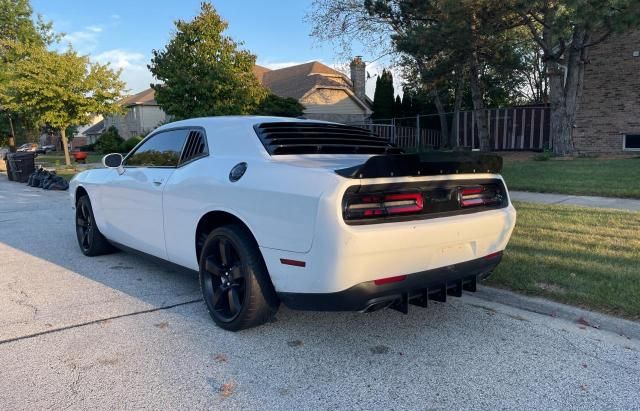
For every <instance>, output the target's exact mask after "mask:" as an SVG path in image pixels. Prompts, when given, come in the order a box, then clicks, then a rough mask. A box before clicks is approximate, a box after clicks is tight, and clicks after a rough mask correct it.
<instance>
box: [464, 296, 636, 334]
mask: <svg viewBox="0 0 640 411" xmlns="http://www.w3.org/2000/svg"><path fill="white" fill-rule="evenodd" d="M473 296H474V297H477V298H480V299H483V300H487V301H492V302H495V303H500V304H504V305H508V306H512V307H515V308H519V309H521V310H525V311H532V312H535V313H538V314H543V315H548V316H551V317H555V318H562V319H565V320H568V321H571V322H573V323H577V324H581V325H584V326H588V327H592V328H596V329H599V330H605V331H609V332H612V333H615V334H618V335H622V336H625V337H628V338H632V339H635V340H640V323H638V322H635V321H630V320H625V319H622V318H617V317H612V316H610V315H606V314H600V313H596V312H593V311H589V310H584V309H582V308H576V307H572V306H569V305H565V304H560V303H556V302H553V301H549V300H545V299H544V298H538V297H528V296H525V295H522V294H517V293H514V292H511V291H507V290H501V289H499V288H493V287H487V286H479V287H478V291H477V292H476V293H474V294H473Z"/></svg>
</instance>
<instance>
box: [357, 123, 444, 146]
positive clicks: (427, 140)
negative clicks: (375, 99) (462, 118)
mask: <svg viewBox="0 0 640 411" xmlns="http://www.w3.org/2000/svg"><path fill="white" fill-rule="evenodd" d="M358 127H362V128H366V129H369V130H371V131H373V132H374V133H375V134H377V135H378V136H380V137H384V138H386V139H387V140H389V141H390V142H391V143H393V144H395V145H397V146H398V147H402V148H412V149H419V148H421V147H428V146H431V147H432V148H438V147H440V130H433V129H424V128H423V129H420V128H418V127H406V126H397V125H393V124H364V125H362V124H361V125H358Z"/></svg>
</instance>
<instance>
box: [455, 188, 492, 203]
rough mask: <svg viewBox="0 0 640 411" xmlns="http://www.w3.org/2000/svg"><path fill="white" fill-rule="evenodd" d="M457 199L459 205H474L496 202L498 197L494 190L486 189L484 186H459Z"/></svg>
mask: <svg viewBox="0 0 640 411" xmlns="http://www.w3.org/2000/svg"><path fill="white" fill-rule="evenodd" d="M458 199H459V201H460V206H461V207H474V206H481V205H493V204H497V203H498V202H499V201H500V199H499V198H498V193H497V192H496V191H495V190H487V187H486V186H477V187H460V188H459V189H458Z"/></svg>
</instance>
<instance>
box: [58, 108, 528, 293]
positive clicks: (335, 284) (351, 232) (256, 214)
mask: <svg viewBox="0 0 640 411" xmlns="http://www.w3.org/2000/svg"><path fill="white" fill-rule="evenodd" d="M271 121H278V122H282V121H305V120H299V119H287V118H279V117H253V116H252V117H241V116H238V117H219V118H197V119H191V120H184V121H180V122H176V123H171V124H167V125H164V126H162V127H160V128H158V129H157V130H155V131H154V134H155V133H157V132H160V131H163V130H167V129H171V128H174V127H198V128H202V129H204V131H205V133H206V138H207V143H208V150H209V155H208V156H207V157H204V158H200V159H198V160H196V161H193V162H191V163H188V164H186V165H184V166H181V167H178V168H171V169H167V168H142V167H140V168H129V167H125V168H124V173H123V174H122V175H120V174H119V173H118V171H117V170H116V169H95V170H88V171H85V172H82V173H80V174H78V175H77V176H76V177H75V178H74V179H73V180H72V181H71V184H70V190H69V193H70V195H71V201H72V204H73V205H75V200H76V193H77V190H78V188H80V187H82V188H83V189H84V190H86V191H87V193H88V194H89V197H90V200H91V203H92V207H93V211H94V215H95V220H96V224H97V226H98V228H99V229H100V231H101V232H102V233H103V234H104V235H105V236H106V237H107V238H108V239H110V240H112V241H115V242H118V243H121V244H123V245H125V246H128V247H131V248H134V249H137V250H140V251H143V252H145V253H148V254H151V255H154V256H156V257H160V258H163V259H166V260H168V261H171V262H173V263H176V264H179V265H181V266H184V267H187V268H190V269H194V270H197V269H198V258H197V255H196V246H195V242H196V228H197V225H198V222H199V221H200V219H201V218H202V217H203V216H204V215H205V214H207V213H209V212H212V211H223V212H227V213H230V214H232V215H234V216H235V217H237V218H238V219H240V220H241V221H242V222H243V223H244V224H245V225H246V226H247V227H248V229H249V230H250V231H251V233H252V234H253V236H254V237H255V239H256V241H257V243H258V245H259V248H260V251H261V253H262V256H263V258H264V260H265V263H266V265H267V269H268V271H269V274H270V276H271V280H272V282H273V284H274V286H275V289H276V291H278V292H286V293H334V292H338V291H342V290H346V289H348V288H349V287H352V286H354V285H356V284H359V283H363V282H366V281H372V280H376V279H380V278H386V277H390V276H396V275H404V274H408V275H409V274H412V273H417V272H422V271H426V270H430V269H435V268H440V267H446V266H450V265H453V264H457V263H461V262H465V261H469V260H473V259H478V258H481V257H483V256H486V255H489V254H492V253H494V252H498V251H502V250H504V249H505V247H506V245H507V242H508V241H509V238H510V236H511V233H512V230H513V228H514V225H515V220H516V211H515V209H514V207H513V206H512V204H511V203H510V202H509V204H508V206H507V207H504V208H500V209H495V210H489V211H483V212H477V213H472V214H464V215H455V216H450V217H441V218H432V219H424V220H416V221H405V222H391V223H385V224H371V225H348V224H346V223H345V221H344V219H343V215H342V198H343V195H344V193H345V191H346V190H347V189H348V188H349V187H351V186H355V185H368V184H382V183H393V182H418V181H451V180H472V179H487V178H492V179H500V180H502V178H501V177H500V176H499V175H497V174H458V175H438V176H423V177H395V178H393V177H390V178H376V179H350V178H345V177H342V176H340V175H338V174H336V173H335V171H334V170H336V169H341V168H347V167H350V166H354V165H359V164H362V163H364V162H365V161H366V160H367V159H368V158H369V157H370V155H327V154H323V155H278V156H270V155H269V153H268V152H267V151H266V150H265V148H264V146H263V145H262V143H261V142H260V140H259V138H258V137H257V136H256V132H255V131H254V129H253V126H254V125H255V124H258V123H262V122H271ZM316 122H317V121H316ZM141 144H142V143H141ZM241 162H246V163H247V166H248V167H247V171H246V173H245V175H244V176H243V177H242V178H241V179H240V180H239V181H237V182H231V181H230V180H229V172H230V170H231V169H232V168H233V167H234V166H235V165H236V164H238V163H241ZM158 182H159V183H158ZM505 187H506V185H505ZM283 258H284V259H293V260H299V261H304V262H305V263H306V266H305V267H296V266H291V265H284V264H282V263H281V262H280V259H283Z"/></svg>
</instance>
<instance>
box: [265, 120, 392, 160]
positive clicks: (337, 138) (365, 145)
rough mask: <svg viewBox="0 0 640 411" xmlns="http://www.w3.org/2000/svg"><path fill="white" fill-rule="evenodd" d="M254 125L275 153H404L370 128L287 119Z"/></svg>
mask: <svg viewBox="0 0 640 411" xmlns="http://www.w3.org/2000/svg"><path fill="white" fill-rule="evenodd" d="M253 128H254V130H255V131H256V134H257V135H258V138H260V141H261V142H262V145H264V148H265V149H266V150H267V152H268V153H269V154H270V155H272V156H273V155H285V154H400V153H402V149H400V148H398V147H396V146H394V145H393V144H391V143H389V142H388V141H387V140H386V139H384V138H381V137H378V136H377V135H375V134H374V133H373V132H371V131H369V130H366V129H363V128H359V127H352V126H345V125H343V124H330V123H315V122H310V121H307V122H301V121H300V122H296V121H293V122H284V121H283V122H273V123H261V124H256V125H255V126H254V127H253Z"/></svg>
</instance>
